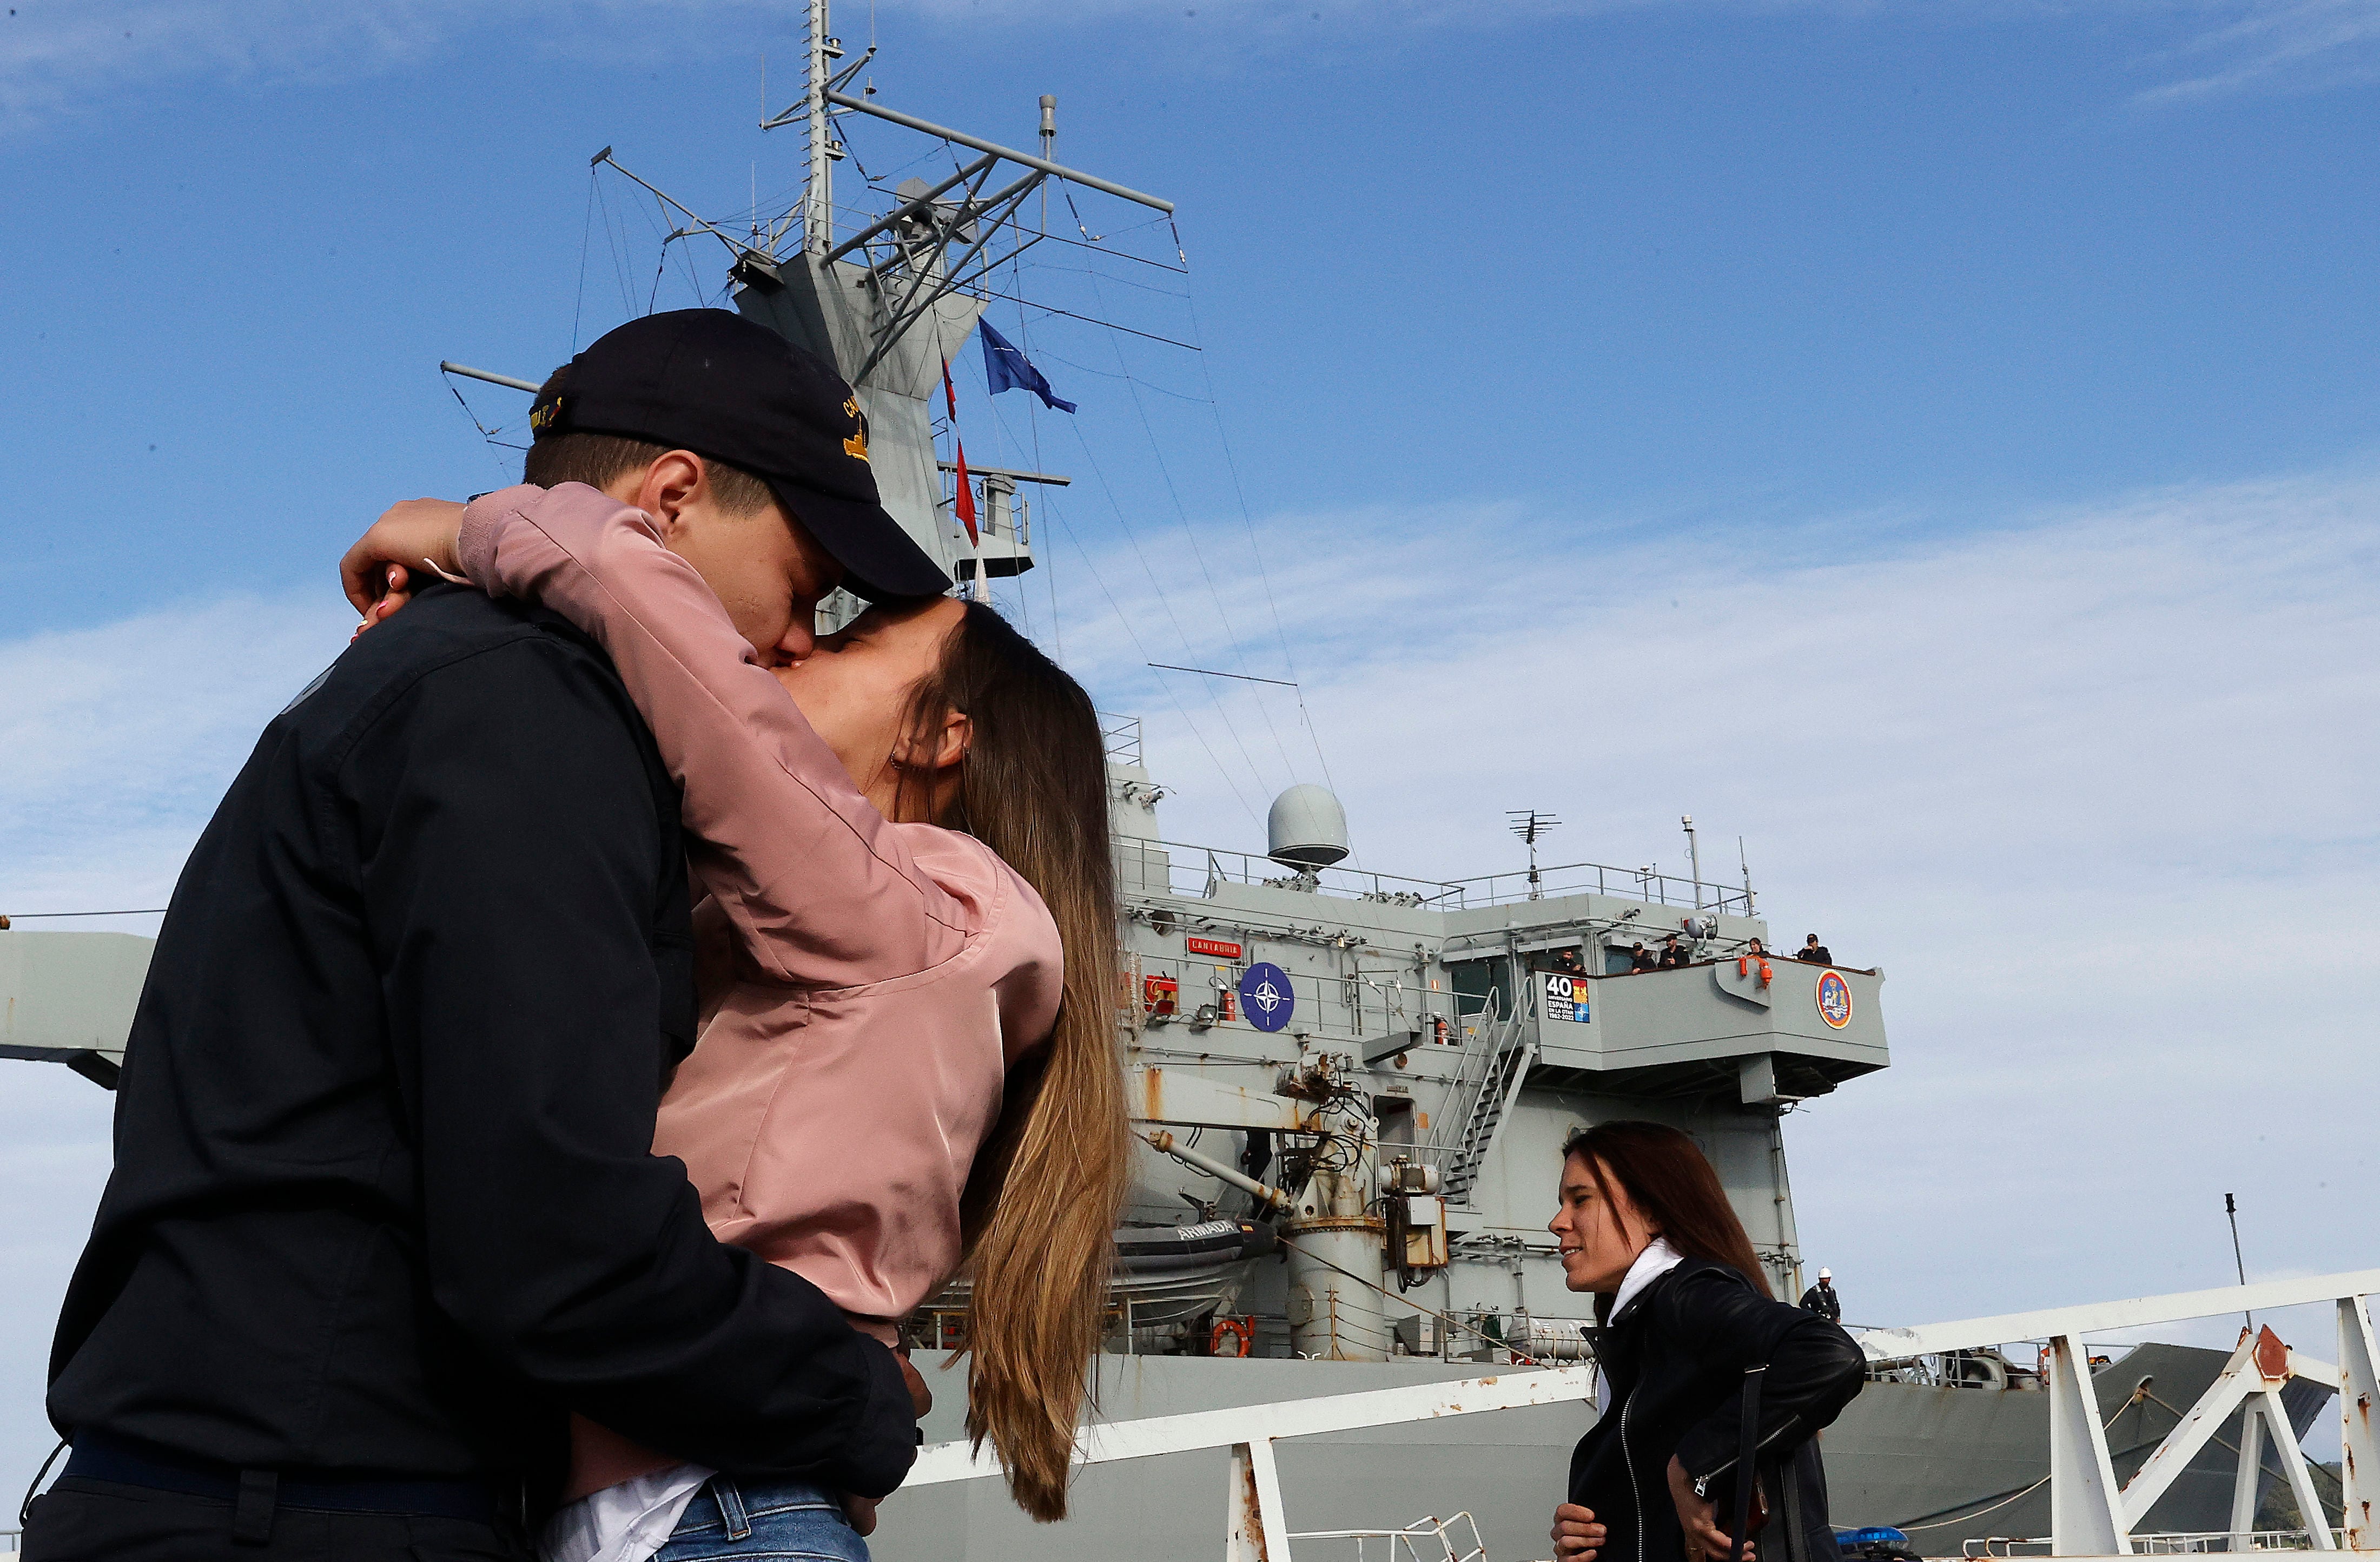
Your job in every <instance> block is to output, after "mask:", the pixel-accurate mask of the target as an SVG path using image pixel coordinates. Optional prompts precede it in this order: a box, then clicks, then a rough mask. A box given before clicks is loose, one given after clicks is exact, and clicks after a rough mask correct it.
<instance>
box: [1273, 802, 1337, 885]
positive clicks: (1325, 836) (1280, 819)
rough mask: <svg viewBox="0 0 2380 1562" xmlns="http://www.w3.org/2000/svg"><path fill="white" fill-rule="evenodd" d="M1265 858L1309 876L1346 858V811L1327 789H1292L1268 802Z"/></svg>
mask: <svg viewBox="0 0 2380 1562" xmlns="http://www.w3.org/2000/svg"><path fill="white" fill-rule="evenodd" d="M1265 834H1266V836H1267V838H1268V839H1269V842H1270V845H1269V848H1267V850H1266V852H1265V855H1266V856H1268V857H1269V858H1271V859H1272V860H1274V861H1276V862H1278V863H1280V864H1281V866H1282V867H1284V868H1295V869H1297V870H1298V871H1299V872H1300V873H1311V872H1313V871H1314V870H1315V869H1317V868H1328V867H1330V865H1331V864H1332V863H1333V862H1336V861H1338V860H1340V859H1341V858H1342V857H1344V856H1346V855H1347V811H1346V810H1345V809H1344V808H1342V807H1341V806H1339V799H1337V798H1335V797H1333V796H1331V794H1330V788H1329V787H1316V786H1312V785H1305V786H1297V787H1291V788H1290V789H1289V790H1288V791H1286V792H1283V793H1282V794H1281V796H1279V797H1277V798H1275V799H1272V817H1271V818H1270V819H1269V821H1267V824H1266V829H1265Z"/></svg>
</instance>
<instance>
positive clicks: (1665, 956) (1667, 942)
mask: <svg viewBox="0 0 2380 1562" xmlns="http://www.w3.org/2000/svg"><path fill="white" fill-rule="evenodd" d="M1692 964H1694V956H1693V955H1692V954H1691V953H1689V952H1688V951H1687V950H1686V948H1685V946H1683V945H1682V944H1680V943H1679V942H1678V935H1677V934H1674V933H1673V934H1670V936H1669V937H1668V938H1666V939H1663V940H1662V941H1661V969H1662V970H1676V969H1677V968H1678V967H1679V966H1683V965H1692Z"/></svg>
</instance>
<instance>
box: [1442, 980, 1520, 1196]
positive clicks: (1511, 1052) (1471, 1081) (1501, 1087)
mask: <svg viewBox="0 0 2380 1562" xmlns="http://www.w3.org/2000/svg"><path fill="white" fill-rule="evenodd" d="M1494 999H1495V995H1494V994H1492V993H1491V994H1490V995H1489V1007H1488V1010H1487V1011H1486V1012H1484V1013H1482V1014H1481V1015H1480V1017H1479V1034H1478V1039H1477V1040H1476V1041H1475V1042H1474V1043H1472V1046H1471V1048H1470V1051H1471V1053H1472V1054H1473V1055H1475V1056H1477V1058H1478V1059H1479V1062H1478V1064H1477V1068H1476V1073H1475V1074H1474V1071H1473V1066H1472V1063H1471V1058H1470V1057H1468V1056H1466V1057H1465V1058H1464V1060H1463V1071H1462V1073H1461V1074H1460V1075H1459V1076H1458V1077H1457V1080H1456V1084H1455V1099H1456V1100H1457V1101H1465V1096H1466V1093H1467V1097H1468V1099H1467V1101H1465V1104H1464V1106H1463V1111H1462V1114H1461V1116H1460V1117H1459V1118H1457V1117H1454V1115H1453V1114H1449V1118H1450V1124H1449V1126H1450V1127H1451V1128H1452V1129H1453V1130H1454V1131H1453V1132H1452V1134H1451V1137H1450V1138H1449V1139H1448V1140H1447V1141H1445V1142H1446V1148H1447V1151H1448V1154H1447V1157H1446V1161H1445V1168H1446V1169H1445V1179H1444V1186H1445V1190H1446V1201H1447V1202H1448V1203H1450V1204H1452V1205H1455V1206H1457V1207H1462V1206H1465V1205H1468V1204H1469V1203H1470V1202H1471V1190H1472V1188H1473V1187H1474V1186H1475V1184H1476V1183H1477V1182H1478V1180H1479V1171H1480V1168H1481V1167H1483V1166H1485V1165H1487V1164H1488V1155H1489V1154H1490V1153H1493V1152H1494V1150H1495V1148H1496V1135H1497V1133H1498V1132H1499V1131H1500V1129H1502V1128H1503V1126H1504V1118H1505V1117H1506V1116H1507V1114H1509V1113H1510V1112H1511V1110H1512V1103H1513V1102H1514V1101H1515V1100H1517V1099H1519V1097H1520V1093H1521V1084H1522V1081H1524V1080H1526V1079H1527V1078H1528V1074H1529V1065H1530V1064H1531V1063H1532V1062H1533V1061H1535V1060H1536V1054H1537V1043H1536V1035H1535V1033H1534V1028H1531V1027H1526V1026H1524V1018H1525V1017H1524V1016H1523V1015H1520V1014H1515V1015H1513V1016H1512V1017H1511V1018H1510V1019H1498V1018H1497V1016H1496V1011H1495V1007H1494ZM1524 1031H1527V1032H1528V1033H1525V1034H1524Z"/></svg>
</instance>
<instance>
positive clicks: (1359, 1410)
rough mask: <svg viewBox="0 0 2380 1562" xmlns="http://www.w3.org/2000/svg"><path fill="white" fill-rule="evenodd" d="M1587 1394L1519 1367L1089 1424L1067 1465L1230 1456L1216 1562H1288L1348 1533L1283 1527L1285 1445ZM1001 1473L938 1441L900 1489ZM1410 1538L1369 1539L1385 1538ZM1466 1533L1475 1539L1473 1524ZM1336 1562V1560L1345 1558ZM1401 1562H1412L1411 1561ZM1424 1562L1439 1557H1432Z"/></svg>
mask: <svg viewBox="0 0 2380 1562" xmlns="http://www.w3.org/2000/svg"><path fill="white" fill-rule="evenodd" d="M1594 1392H1595V1369H1594V1368H1592V1367H1584V1366H1582V1367H1557V1368H1553V1369H1551V1370H1548V1371H1534V1370H1530V1369H1525V1368H1522V1369H1514V1370H1511V1371H1507V1372H1504V1373H1499V1374H1497V1375H1496V1376H1493V1377H1477V1378H1466V1379H1463V1381H1461V1382H1457V1383H1424V1384H1412V1385H1406V1386H1404V1387H1401V1388H1382V1389H1374V1390H1371V1391H1369V1392H1367V1393H1361V1394H1332V1395H1325V1396H1323V1397H1318V1398H1312V1399H1286V1400H1280V1401H1276V1402H1274V1403H1270V1404H1263V1405H1239V1406H1234V1407H1233V1408H1231V1409H1220V1410H1192V1411H1188V1412H1186V1413H1184V1414H1180V1415H1170V1416H1151V1417H1148V1418H1146V1419H1144V1420H1138V1421H1121V1422H1094V1423H1092V1424H1090V1425H1088V1426H1086V1427H1084V1428H1083V1429H1082V1431H1081V1433H1080V1434H1078V1436H1077V1438H1076V1441H1075V1462H1076V1463H1078V1464H1083V1465H1093V1464H1111V1463H1115V1462H1119V1461H1121V1460H1124V1459H1139V1458H1159V1457H1160V1456H1163V1455H1167V1454H1189V1453H1197V1452H1200V1451H1203V1450H1205V1449H1208V1448H1228V1449H1230V1450H1231V1467H1230V1470H1229V1472H1228V1474H1227V1475H1226V1476H1225V1491H1226V1493H1227V1494H1228V1497H1229V1505H1230V1506H1229V1510H1228V1514H1227V1517H1226V1527H1225V1531H1224V1537H1223V1558H1224V1562H1292V1558H1293V1555H1294V1554H1293V1552H1292V1550H1291V1544H1290V1543H1291V1542H1292V1541H1293V1540H1301V1539H1302V1540H1305V1541H1307V1542H1309V1543H1312V1542H1321V1541H1331V1540H1345V1539H1351V1538H1354V1532H1352V1531H1308V1532H1307V1533H1305V1534H1304V1535H1298V1534H1293V1533H1292V1532H1291V1531H1290V1529H1289V1527H1288V1525H1287V1524H1286V1522H1284V1516H1285V1513H1286V1511H1287V1510H1286V1507H1285V1506H1284V1504H1283V1502H1282V1500H1281V1467H1280V1464H1279V1461H1278V1459H1277V1458H1276V1456H1275V1452H1274V1445H1275V1444H1276V1443H1278V1442H1280V1441H1281V1440H1282V1439H1283V1438H1296V1437H1314V1436H1321V1435H1326V1434H1332V1433H1341V1432H1356V1431H1361V1430H1364V1429H1366V1428H1369V1427H1376V1426H1402V1425H1407V1424H1410V1423H1414V1422H1433V1421H1441V1420H1446V1419H1450V1418H1451V1417H1455V1416H1467V1415H1476V1414H1479V1413H1481V1412H1483V1411H1488V1410H1516V1409H1527V1408H1530V1407H1533V1406H1539V1405H1560V1404H1573V1403H1576V1402H1578V1401H1580V1400H1583V1399H1586V1398H1588V1397H1591V1396H1592V1395H1593V1394H1594ZM999 1473H1000V1464H999V1459H998V1457H997V1455H996V1454H995V1453H994V1451H993V1450H992V1449H991V1448H990V1447H989V1446H987V1447H986V1448H984V1449H983V1450H982V1452H980V1453H977V1451H975V1450H974V1449H973V1448H971V1447H970V1446H968V1445H967V1443H966V1441H965V1439H960V1440H958V1441H955V1442H950V1443H937V1444H935V1445H933V1446H929V1447H927V1448H924V1449H921V1450H919V1452H918V1454H917V1463H916V1465H914V1466H913V1467H911V1469H910V1471H909V1478H908V1479H907V1480H906V1481H905V1482H903V1483H902V1490H904V1491H909V1490H912V1489H915V1488H917V1487H922V1486H936V1485H945V1484H948V1483H952V1482H956V1481H976V1480H982V1479H984V1478H987V1477H990V1476H996V1475H998V1474H999ZM1463 1517H1466V1518H1467V1515H1465V1516H1463ZM1429 1522H1431V1523H1435V1522H1436V1521H1435V1520H1431V1521H1429ZM1451 1522H1452V1521H1451V1520H1449V1523H1450V1524H1451ZM1415 1528H1416V1529H1418V1528H1419V1527H1418V1526H1416V1527H1415ZM1413 1532H1414V1531H1410V1530H1409V1531H1375V1532H1373V1533H1374V1534H1375V1535H1379V1536H1384V1535H1386V1534H1389V1533H1405V1534H1410V1533H1413ZM1425 1532H1426V1531H1425ZM1473 1533H1474V1536H1475V1535H1476V1526H1474V1527H1473ZM1316 1555H1317V1554H1316V1552H1315V1550H1314V1549H1313V1546H1312V1545H1311V1544H1309V1545H1308V1548H1307V1550H1306V1551H1305V1556H1307V1557H1309V1558H1310V1557H1312V1556H1316ZM1339 1555H1340V1556H1344V1555H1345V1553H1344V1552H1343V1551H1342V1552H1340V1553H1339ZM1390 1555H1395V1554H1393V1553H1391V1554H1390ZM1450 1555H1451V1556H1452V1557H1453V1558H1454V1562H1463V1558H1465V1557H1470V1556H1477V1555H1479V1554H1478V1553H1477V1552H1476V1551H1473V1552H1451V1553H1450ZM1399 1562H1420V1559H1419V1558H1418V1557H1417V1556H1415V1554H1410V1553H1409V1554H1406V1555H1405V1556H1403V1557H1401V1558H1400V1559H1399ZM1428 1562H1445V1559H1443V1558H1435V1557H1433V1558H1429V1559H1428Z"/></svg>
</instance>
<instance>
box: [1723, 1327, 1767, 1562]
mask: <svg viewBox="0 0 2380 1562" xmlns="http://www.w3.org/2000/svg"><path fill="white" fill-rule="evenodd" d="M1767 1372H1768V1364H1767V1362H1766V1361H1764V1362H1762V1363H1761V1364H1760V1365H1759V1366H1756V1367H1746V1368H1745V1369H1744V1371H1743V1432H1742V1434H1741V1435H1740V1436H1739V1437H1738V1439H1737V1441H1736V1449H1735V1523H1734V1525H1733V1526H1732V1527H1731V1528H1730V1529H1729V1531H1728V1532H1727V1533H1728V1539H1729V1541H1730V1543H1731V1544H1730V1550H1729V1552H1728V1562H1743V1547H1744V1544H1745V1542H1746V1536H1745V1533H1744V1531H1746V1530H1748V1529H1750V1528H1751V1526H1752V1490H1753V1487H1754V1485H1755V1483H1757V1482H1758V1480H1759V1472H1758V1470H1755V1468H1754V1466H1753V1462H1752V1458H1753V1455H1754V1453H1755V1451H1757V1449H1758V1447H1759V1444H1760V1382H1761V1379H1762V1378H1763V1377H1765V1376H1766V1375H1767Z"/></svg>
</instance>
